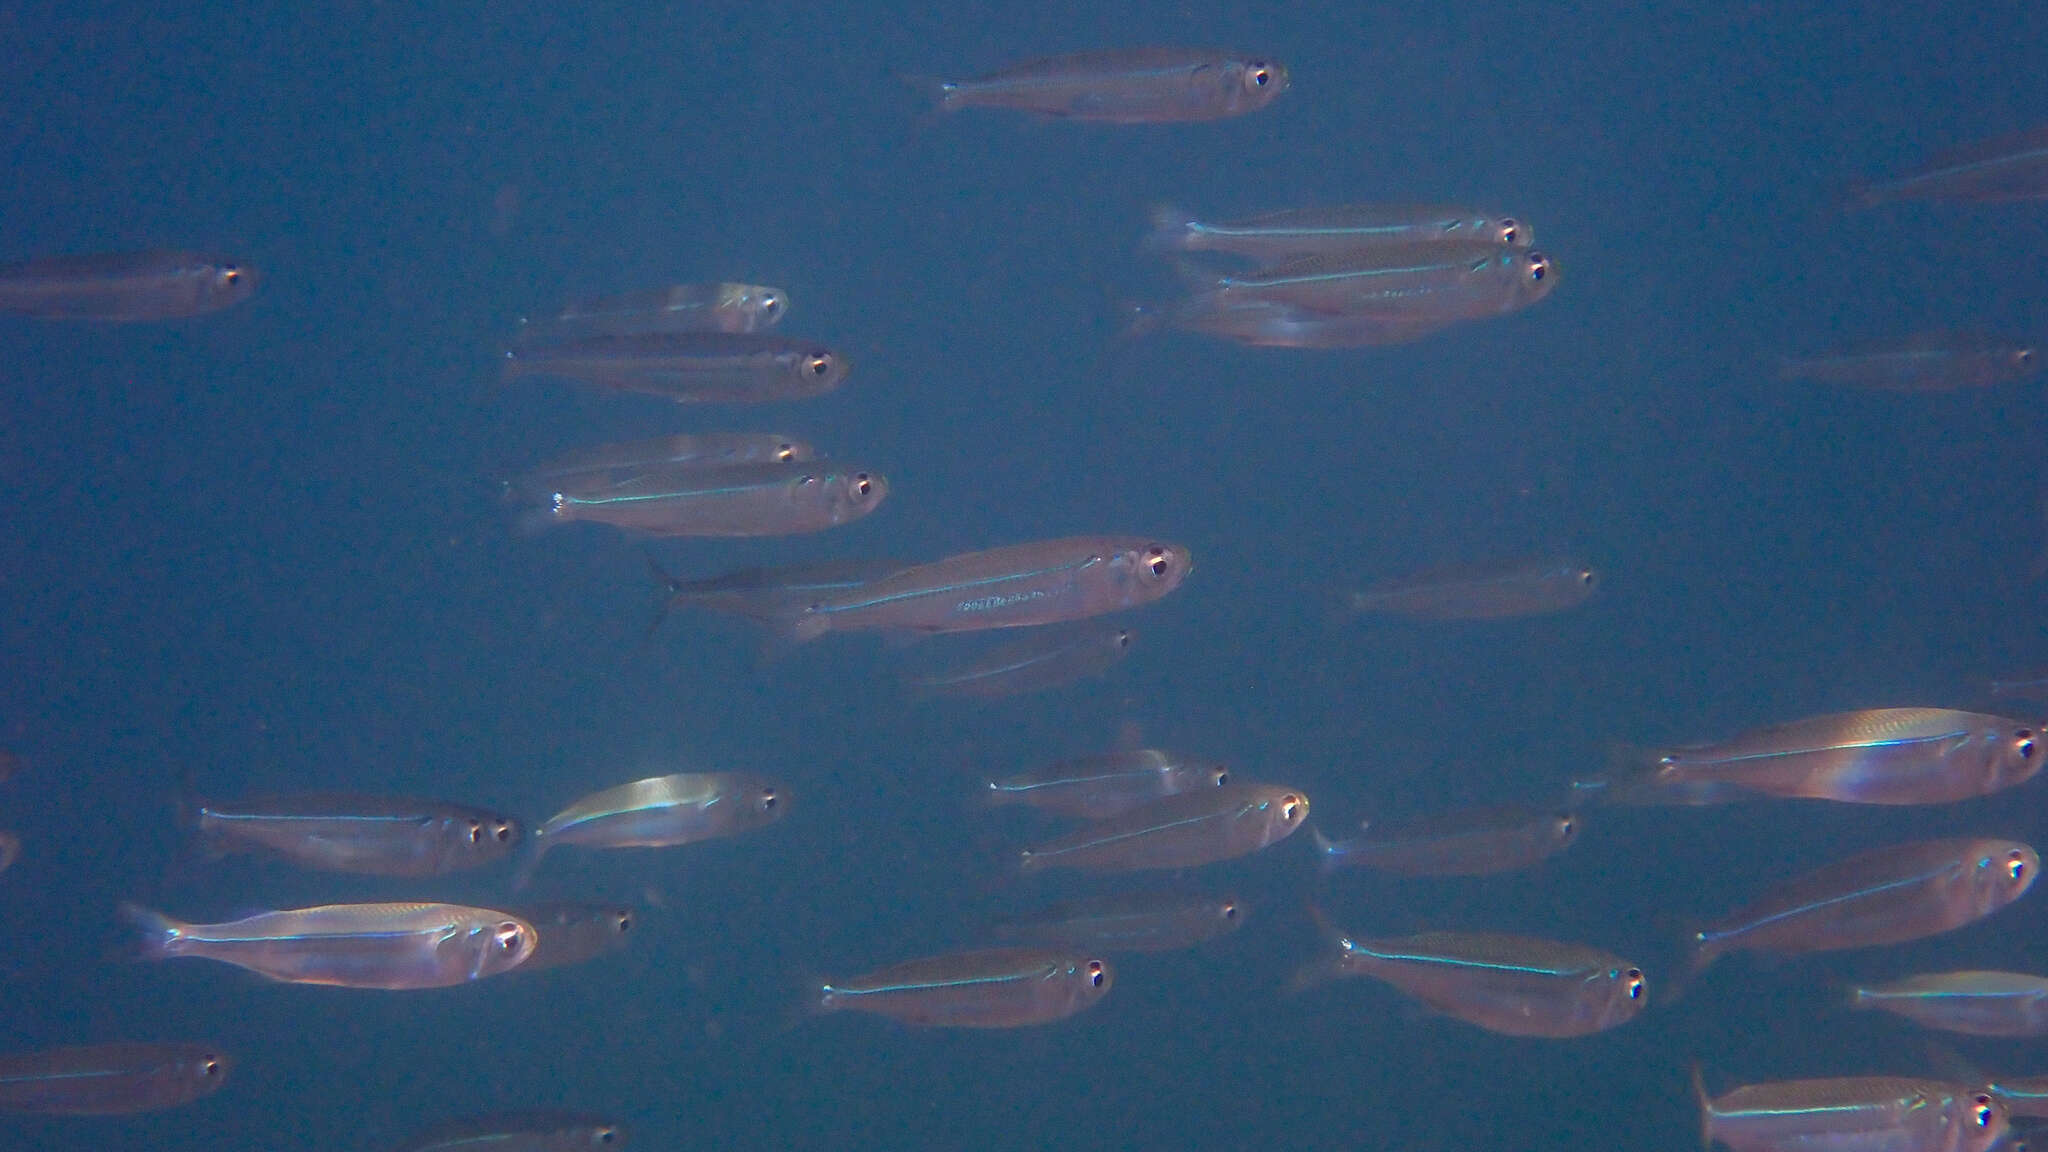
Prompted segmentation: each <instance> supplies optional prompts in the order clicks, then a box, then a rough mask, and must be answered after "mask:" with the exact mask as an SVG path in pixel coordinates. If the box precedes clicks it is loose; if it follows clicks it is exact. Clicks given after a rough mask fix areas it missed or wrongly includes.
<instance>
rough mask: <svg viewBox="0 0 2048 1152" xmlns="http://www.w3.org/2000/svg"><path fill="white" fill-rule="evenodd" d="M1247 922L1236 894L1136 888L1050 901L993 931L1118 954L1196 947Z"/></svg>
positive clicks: (1002, 935) (1036, 941)
mask: <svg viewBox="0 0 2048 1152" xmlns="http://www.w3.org/2000/svg"><path fill="white" fill-rule="evenodd" d="M1244 921H1245V914H1244V905H1243V904H1241V903H1240V902H1239V901H1238V900H1237V899H1236V898H1235V897H1232V896H1203V895H1179V894H1175V893H1170V892H1134V893H1122V894H1118V895H1114V896H1101V897H1096V898H1094V899H1089V900H1075V901H1071V902H1068V903H1064V904H1054V905H1050V906H1048V907H1045V908H1041V909H1038V910H1037V911H1035V912H1032V913H1029V914H1027V915H1024V916H1020V917H1015V918H1012V919H1008V920H1004V921H1001V922H1000V923H997V924H995V925H994V926H992V927H991V929H990V931H991V932H992V933H993V934H994V935H996V936H997V937H999V938H1001V939H1004V940H1011V941H1016V942H1019V943H1029V944H1034V945H1038V946H1040V947H1046V948H1074V949H1080V950H1083V951H1092V952H1106V953H1109V954H1111V955H1115V954H1116V953H1119V952H1173V951H1178V950H1180V949H1182V948H1192V947H1194V946H1195V945H1197V944H1200V943H1202V942H1204V941H1207V940H1213V939H1215V938H1216V937H1218V936H1222V935H1224V934H1226V933H1230V932H1235V931H1237V930H1238V929H1239V928H1241V927H1243V926H1244Z"/></svg>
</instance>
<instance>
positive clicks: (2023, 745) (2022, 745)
mask: <svg viewBox="0 0 2048 1152" xmlns="http://www.w3.org/2000/svg"><path fill="white" fill-rule="evenodd" d="M2020 735H2021V737H2022V739H2021V740H2020V742H2019V746H2018V748H2017V749H2016V751H2018V752H2019V754H2020V759H2022V760H2032V759H2033V758H2034V742H2033V741H2032V740H2031V739H2026V738H2025V737H2026V733H2024V732H2023V733H2021V734H2020Z"/></svg>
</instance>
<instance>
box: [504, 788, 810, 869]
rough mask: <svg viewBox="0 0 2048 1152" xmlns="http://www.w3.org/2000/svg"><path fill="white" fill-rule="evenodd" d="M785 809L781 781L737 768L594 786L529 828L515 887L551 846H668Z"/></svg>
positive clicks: (755, 824)
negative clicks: (529, 837)
mask: <svg viewBox="0 0 2048 1152" xmlns="http://www.w3.org/2000/svg"><path fill="white" fill-rule="evenodd" d="M787 811H789V792H788V790H787V789H785V788H783V787H782V786H781V785H780V784H777V783H776V782H774V781H772V780H769V779H766V778H765V777H761V776H754V775H751V774H748V773H743V772H678V773H674V774H672V775H668V776H654V777H649V778H648V779H645V780H634V781H632V782H631V783H627V784H621V785H619V786H617V787H615V788H607V789H605V790H603V791H601V792H594V793H592V794H590V795H588V796H585V797H584V798H582V799H581V800H578V801H576V802H575V803H574V804H571V805H570V806H569V807H567V808H564V809H563V810H562V811H560V812H557V813H555V814H554V815H553V816H551V817H549V818H548V822H547V823H545V824H543V825H541V826H540V827H539V828H536V829H534V833H533V845H534V847H533V851H532V852H531V853H530V854H529V855H528V857H527V859H526V862H525V864H524V865H523V866H522V867H521V869H520V872H519V876H518V877H517V878H516V879H515V881H514V886H515V887H519V886H523V885H524V884H525V882H526V880H527V879H529V878H530V877H531V876H532V875H533V872H534V870H535V869H536V868H538V867H539V866H540V860H541V856H542V855H543V854H544V853H546V852H547V850H548V849H549V848H552V847H554V846H555V845H556V844H579V845H582V846H583V847H586V848H673V847H677V846H679V845H683V844H693V843H696V842H697V841H699V840H711V839H715V838H717V837H721V836H734V835H737V834H739V833H741V832H745V831H747V830H749V829H753V828H760V827H763V826H765V825H768V824H771V823H774V822H775V821H777V820H780V819H781V818H782V815H783V813H785V812H787Z"/></svg>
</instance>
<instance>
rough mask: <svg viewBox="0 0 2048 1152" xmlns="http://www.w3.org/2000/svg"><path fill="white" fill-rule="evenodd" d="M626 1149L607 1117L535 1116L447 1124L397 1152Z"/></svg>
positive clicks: (590, 1151) (622, 1135) (546, 1112)
mask: <svg viewBox="0 0 2048 1152" xmlns="http://www.w3.org/2000/svg"><path fill="white" fill-rule="evenodd" d="M625 1145H626V1130H625V1129H624V1128H623V1127H621V1126H620V1125H619V1123H618V1121H616V1120H612V1119H610V1118H609V1117H605V1116H599V1115H596V1114H594V1113H588V1112H562V1111H553V1110H533V1111H518V1112H499V1113H496V1114H493V1115H489V1116H465V1117H462V1118H460V1119H456V1120H446V1121H443V1122H441V1123H439V1124H436V1125H434V1126H433V1127H431V1128H429V1129H427V1130H426V1131H424V1132H421V1133H420V1134H419V1135H417V1136H414V1137H413V1138H412V1139H411V1140H409V1141H407V1142H406V1143H405V1145H404V1146H403V1148H402V1149H401V1150H400V1152H596V1150H598V1149H604V1148H623V1147H625Z"/></svg>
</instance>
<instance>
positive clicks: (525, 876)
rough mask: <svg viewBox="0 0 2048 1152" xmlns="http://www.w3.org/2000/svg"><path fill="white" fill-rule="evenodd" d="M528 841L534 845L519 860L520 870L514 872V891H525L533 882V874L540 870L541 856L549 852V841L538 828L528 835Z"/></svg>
mask: <svg viewBox="0 0 2048 1152" xmlns="http://www.w3.org/2000/svg"><path fill="white" fill-rule="evenodd" d="M526 842H527V843H528V844H529V845H531V846H532V847H531V848H530V849H529V850H528V851H527V853H526V856H525V858H524V859H522V860H520V861H519V869H518V871H516V872H514V873H512V890H513V891H514V892H524V891H526V886H527V885H529V884H531V883H533V874H534V873H535V872H537V871H539V870H540V861H541V857H543V856H545V855H547V852H548V845H547V842H546V841H545V840H544V839H542V838H541V834H540V829H538V828H536V829H534V830H533V834H532V835H531V836H528V837H527V839H526Z"/></svg>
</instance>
